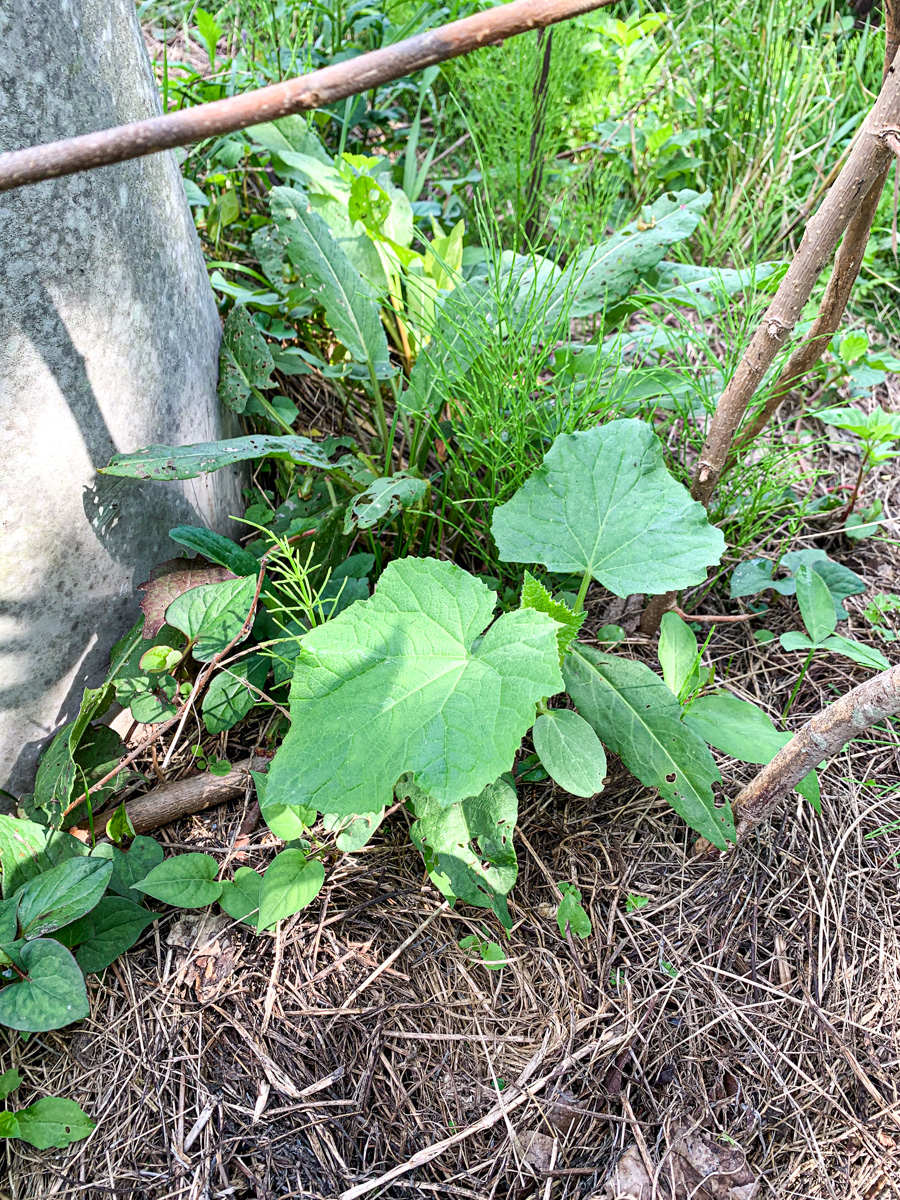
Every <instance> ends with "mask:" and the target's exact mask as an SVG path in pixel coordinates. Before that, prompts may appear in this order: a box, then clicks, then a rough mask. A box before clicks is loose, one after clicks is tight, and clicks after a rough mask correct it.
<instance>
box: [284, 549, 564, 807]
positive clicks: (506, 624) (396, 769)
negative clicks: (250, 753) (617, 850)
mask: <svg viewBox="0 0 900 1200" xmlns="http://www.w3.org/2000/svg"><path fill="white" fill-rule="evenodd" d="M496 599H497V597H496V594H495V593H494V592H492V591H490V590H489V589H488V588H487V587H486V586H485V585H484V584H483V583H482V582H481V581H480V580H478V579H476V578H475V577H474V576H472V575H469V574H468V573H467V572H465V571H463V570H462V569H461V568H460V567H457V566H455V565H454V564H452V563H448V562H437V561H436V560H435V559H428V558H425V559H419V558H404V559H399V560H395V561H394V562H392V563H390V564H389V565H388V567H387V569H386V570H385V571H384V573H383V574H382V576H381V579H380V581H379V584H378V587H377V589H376V591H375V594H374V596H372V597H371V598H370V599H369V600H362V601H357V602H356V604H353V605H351V607H350V608H348V609H346V610H345V611H344V612H342V613H341V614H340V616H338V617H335V618H334V619H333V620H331V621H328V622H326V623H325V624H324V625H320V626H318V627H317V628H315V629H313V630H311V631H310V632H309V633H308V634H306V636H305V637H304V638H303V639H302V649H303V653H302V654H301V655H300V657H299V658H298V660H297V664H296V667H295V670H294V679H293V684H292V687H291V697H290V704H291V728H290V731H289V733H288V735H287V737H286V738H285V740H284V742H283V744H282V746H281V749H280V750H279V751H278V753H277V754H276V756H275V760H274V762H273V763H272V766H271V768H270V770H269V775H268V784H267V786H266V795H265V802H264V806H263V816H265V810H266V807H268V806H270V805H272V806H274V805H288V806H291V807H296V806H301V807H305V808H317V809H318V810H319V811H320V812H334V813H344V814H349V813H353V814H356V813H364V812H377V811H378V810H379V809H381V808H382V807H385V806H386V805H387V804H389V803H390V799H391V794H392V792H393V788H394V785H395V783H396V782H397V780H398V779H399V778H400V776H401V775H403V774H404V773H405V772H407V771H410V772H412V773H413V775H414V776H415V781H416V783H418V784H419V785H420V786H421V787H422V788H423V790H425V791H427V792H428V793H429V795H431V796H433V797H434V798H435V799H436V800H437V801H438V803H440V804H445V805H450V804H455V803H457V802H458V801H460V800H464V799H466V798H467V797H468V796H472V795H477V794H478V793H479V792H480V791H481V790H482V789H483V788H484V787H486V786H487V784H488V783H491V782H493V781H494V780H495V779H497V778H498V777H499V776H500V775H502V774H503V772H504V771H508V770H509V769H510V767H511V765H512V762H513V759H514V757H515V754H516V751H517V750H518V748H519V745H520V743H521V740H522V737H523V736H524V734H525V733H526V732H527V730H528V729H529V728H530V727H531V725H532V724H533V722H534V706H535V704H536V703H537V701H538V700H540V699H541V698H542V697H544V696H552V695H555V694H556V693H557V692H559V691H561V690H562V677H561V676H560V672H559V652H558V649H557V644H556V629H557V626H556V623H555V622H554V621H552V620H550V618H549V617H547V616H546V615H545V614H544V613H539V612H534V611H532V610H526V609H520V610H519V611H517V612H510V613H504V614H502V615H501V616H500V617H498V618H497V620H496V621H494V620H493V617H494V605H495V603H496ZM492 622H493V623H492ZM488 625H490V628H489V629H487V626H488ZM485 629H487V632H486V633H485V632H484V631H485ZM482 634H483V636H480V635H482ZM476 639H478V640H477V644H476Z"/></svg>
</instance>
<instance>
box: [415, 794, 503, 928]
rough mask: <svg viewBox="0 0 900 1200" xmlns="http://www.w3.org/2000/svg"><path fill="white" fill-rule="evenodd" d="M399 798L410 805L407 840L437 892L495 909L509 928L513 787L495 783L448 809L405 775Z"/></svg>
mask: <svg viewBox="0 0 900 1200" xmlns="http://www.w3.org/2000/svg"><path fill="white" fill-rule="evenodd" d="M397 796H398V798H399V799H401V800H407V801H408V802H409V804H410V807H411V808H412V810H413V812H414V814H415V816H416V820H415V821H414V822H413V825H412V826H411V828H410V831H409V835H410V837H411V838H412V840H413V842H415V844H416V846H417V847H418V849H419V851H420V853H421V855H422V857H423V859H424V860H425V867H426V869H427V871H428V873H429V875H430V876H431V880H432V882H433V883H434V885H435V887H436V888H437V889H438V891H440V892H441V894H442V895H444V896H447V897H448V898H449V899H460V900H462V901H463V902H464V903H466V904H473V905H476V906H477V907H478V908H490V909H493V911H494V912H495V913H496V915H497V917H498V919H499V920H500V922H501V924H503V925H504V926H505V927H506V928H507V929H509V928H510V926H511V925H512V920H511V918H510V915H509V909H508V908H507V906H506V895H507V893H508V892H509V891H510V889H511V888H512V886H513V884H514V883H515V882H516V874H517V872H518V864H517V862H516V851H515V848H514V846H513V833H514V832H515V828H516V820H517V818H518V813H519V806H518V800H517V798H516V789H515V788H514V787H513V786H512V784H510V783H508V782H507V781H506V780H505V779H498V780H496V782H494V783H490V784H488V786H487V787H486V788H484V790H483V791H481V792H480V793H479V794H478V795H477V796H469V797H467V798H466V799H465V800H462V801H461V802H460V803H459V804H452V805H450V806H449V807H447V806H446V805H444V804H441V803H440V802H439V801H437V800H435V799H434V797H432V796H429V795H428V794H427V792H425V791H423V790H422V788H420V787H418V786H417V785H416V784H415V783H414V782H413V781H412V780H411V779H410V778H409V777H408V776H407V777H406V778H405V779H403V780H401V781H400V783H399V784H398V786H397Z"/></svg>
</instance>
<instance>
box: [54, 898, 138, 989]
mask: <svg viewBox="0 0 900 1200" xmlns="http://www.w3.org/2000/svg"><path fill="white" fill-rule="evenodd" d="M156 918H157V914H156V913H152V912H149V911H148V910H147V909H146V908H142V907H141V905H140V904H135V903H134V901H133V900H126V899H125V898H124V897H123V896H104V897H103V899H102V900H101V901H100V903H99V904H98V905H97V907H96V908H95V909H93V910H92V911H91V912H90V913H88V915H87V916H86V917H84V918H83V920H84V922H85V929H84V931H83V936H77V940H76V941H74V942H73V943H72V944H73V945H77V946H78V949H77V950H76V952H75V961H76V962H77V963H78V965H79V967H81V969H82V971H84V973H85V975H92V974H98V973H99V972H100V971H103V970H104V969H105V968H106V967H108V966H109V964H110V963H112V962H115V960H116V959H117V958H118V957H119V955H120V954H124V953H125V951H126V950H130V949H131V947H132V946H133V945H134V943H135V942H136V941H137V940H138V938H139V937H140V936H141V934H142V933H143V932H144V930H145V929H146V928H147V926H148V925H152V924H153V922H154V921H155V920H156ZM80 933H81V931H79V934H80ZM70 936H73V935H70Z"/></svg>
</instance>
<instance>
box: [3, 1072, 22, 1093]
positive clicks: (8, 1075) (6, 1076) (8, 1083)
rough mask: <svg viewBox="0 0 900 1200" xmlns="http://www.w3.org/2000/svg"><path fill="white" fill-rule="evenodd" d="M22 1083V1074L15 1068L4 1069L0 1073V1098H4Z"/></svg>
mask: <svg viewBox="0 0 900 1200" xmlns="http://www.w3.org/2000/svg"><path fill="white" fill-rule="evenodd" d="M21 1084H22V1076H21V1075H20V1074H19V1072H18V1071H16V1070H15V1069H13V1070H10V1071H4V1072H3V1074H2V1075H0V1100H5V1099H6V1097H7V1096H8V1095H9V1094H10V1093H11V1092H14V1091H15V1090H16V1088H17V1087H20V1086H21Z"/></svg>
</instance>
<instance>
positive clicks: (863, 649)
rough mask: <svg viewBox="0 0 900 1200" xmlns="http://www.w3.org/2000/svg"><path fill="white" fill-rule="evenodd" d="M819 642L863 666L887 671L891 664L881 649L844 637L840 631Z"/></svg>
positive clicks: (873, 669)
mask: <svg viewBox="0 0 900 1200" xmlns="http://www.w3.org/2000/svg"><path fill="white" fill-rule="evenodd" d="M818 644H819V645H821V646H822V647H823V648H824V649H826V650H833V651H834V653H835V654H843V656H844V657H845V658H849V659H852V660H853V662H855V663H858V664H859V665H860V666H861V667H869V668H870V670H872V671H887V670H888V668H889V667H890V665H891V664H890V662H889V661H888V660H887V659H886V658H885V656H884V655H883V654H882V653H881V651H880V650H876V649H875V648H874V647H873V646H864V645H863V644H862V642H857V641H854V640H853V638H846V637H842V636H841V634H839V633H835V634H832V636H831V637H829V638H826V639H825V641H824V642H820V643H818Z"/></svg>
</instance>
